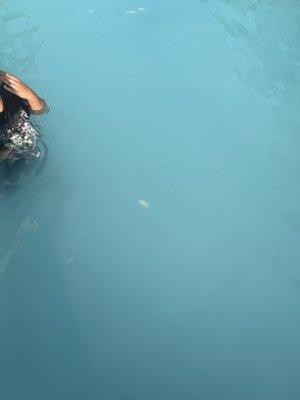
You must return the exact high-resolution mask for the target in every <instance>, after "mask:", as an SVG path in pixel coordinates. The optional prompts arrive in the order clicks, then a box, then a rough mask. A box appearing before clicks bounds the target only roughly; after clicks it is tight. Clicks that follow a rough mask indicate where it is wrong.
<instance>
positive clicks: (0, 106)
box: [0, 96, 3, 112]
mask: <svg viewBox="0 0 300 400" xmlns="http://www.w3.org/2000/svg"><path fill="white" fill-rule="evenodd" d="M2 111H3V101H2V98H1V96H0V112H2Z"/></svg>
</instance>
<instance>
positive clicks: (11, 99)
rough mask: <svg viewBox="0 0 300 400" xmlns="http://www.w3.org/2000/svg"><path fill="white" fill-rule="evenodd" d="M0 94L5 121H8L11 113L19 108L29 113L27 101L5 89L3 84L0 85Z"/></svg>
mask: <svg viewBox="0 0 300 400" xmlns="http://www.w3.org/2000/svg"><path fill="white" fill-rule="evenodd" d="M0 96H1V98H2V102H3V116H4V121H5V122H8V121H9V120H10V119H11V117H12V116H13V114H15V113H16V112H18V111H19V110H21V109H23V110H25V111H26V112H27V114H30V109H29V105H28V102H27V101H26V100H24V99H21V98H20V97H18V96H17V95H15V94H14V93H11V92H9V91H8V90H6V89H5V88H4V86H3V84H1V85H0Z"/></svg>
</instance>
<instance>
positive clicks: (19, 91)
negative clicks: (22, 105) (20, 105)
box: [2, 72, 47, 114]
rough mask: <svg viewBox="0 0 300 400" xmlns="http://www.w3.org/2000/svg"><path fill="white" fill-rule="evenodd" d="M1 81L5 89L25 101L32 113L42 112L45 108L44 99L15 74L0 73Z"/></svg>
mask: <svg viewBox="0 0 300 400" xmlns="http://www.w3.org/2000/svg"><path fill="white" fill-rule="evenodd" d="M2 81H3V83H4V88H5V89H6V90H8V91H9V92H11V93H14V94H15V95H16V96H18V97H20V98H21V99H23V100H25V101H27V103H28V106H29V109H30V111H31V113H32V114H43V113H44V112H45V111H46V110H47V104H46V102H45V100H43V99H42V98H41V97H39V96H38V95H37V93H35V91H34V90H33V89H31V88H30V87H29V86H28V85H26V84H25V83H24V82H22V81H21V80H20V79H19V78H17V77H16V76H14V75H11V74H8V73H7V72H5V74H3V75H2Z"/></svg>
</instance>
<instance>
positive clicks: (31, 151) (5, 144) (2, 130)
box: [0, 109, 40, 163]
mask: <svg viewBox="0 0 300 400" xmlns="http://www.w3.org/2000/svg"><path fill="white" fill-rule="evenodd" d="M1 119H3V118H1V114H0V152H2V157H1V158H2V160H7V161H9V162H10V163H12V162H14V161H16V160H19V159H21V158H22V159H24V161H28V159H30V157H35V158H36V157H39V156H40V150H39V149H38V145H39V133H38V131H37V130H36V129H35V127H34V126H33V125H32V124H31V122H30V115H29V114H28V113H27V112H26V111H25V110H24V109H20V110H18V111H17V112H16V113H14V114H13V116H12V118H11V120H10V121H8V122H4V121H2V123H1Z"/></svg>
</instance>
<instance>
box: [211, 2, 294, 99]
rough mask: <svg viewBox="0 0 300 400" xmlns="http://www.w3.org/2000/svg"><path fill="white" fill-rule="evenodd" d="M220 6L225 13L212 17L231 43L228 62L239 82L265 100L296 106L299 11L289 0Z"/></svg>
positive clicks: (218, 13) (220, 9)
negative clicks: (230, 56) (232, 46)
mask: <svg viewBox="0 0 300 400" xmlns="http://www.w3.org/2000/svg"><path fill="white" fill-rule="evenodd" d="M219 4H222V5H223V6H224V5H225V9H223V8H217V9H216V11H214V12H212V15H213V16H214V17H215V18H216V19H217V20H218V21H219V23H220V24H221V25H222V27H223V29H224V31H225V33H226V34H227V35H229V36H231V38H232V39H233V40H234V43H233V44H234V48H235V49H236V50H237V51H235V52H232V53H231V54H234V56H233V57H232V60H231V62H232V68H234V70H235V71H236V74H237V76H238V78H239V79H240V80H241V81H242V82H243V83H244V84H246V85H247V86H250V87H252V88H253V89H255V90H256V91H258V92H259V93H260V94H262V95H263V96H264V97H266V98H269V99H276V101H280V102H282V103H284V104H291V105H293V106H295V105H297V104H299V88H298V84H299V78H300V54H299V39H300V25H299V17H300V7H299V6H298V7H297V6H296V5H295V2H294V1H292V0H289V1H287V2H274V1H271V2H258V1H235V0H224V1H220V2H219ZM289 6H290V7H289ZM217 10H218V11H217ZM220 11H221V12H220ZM225 11H226V12H225Z"/></svg>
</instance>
